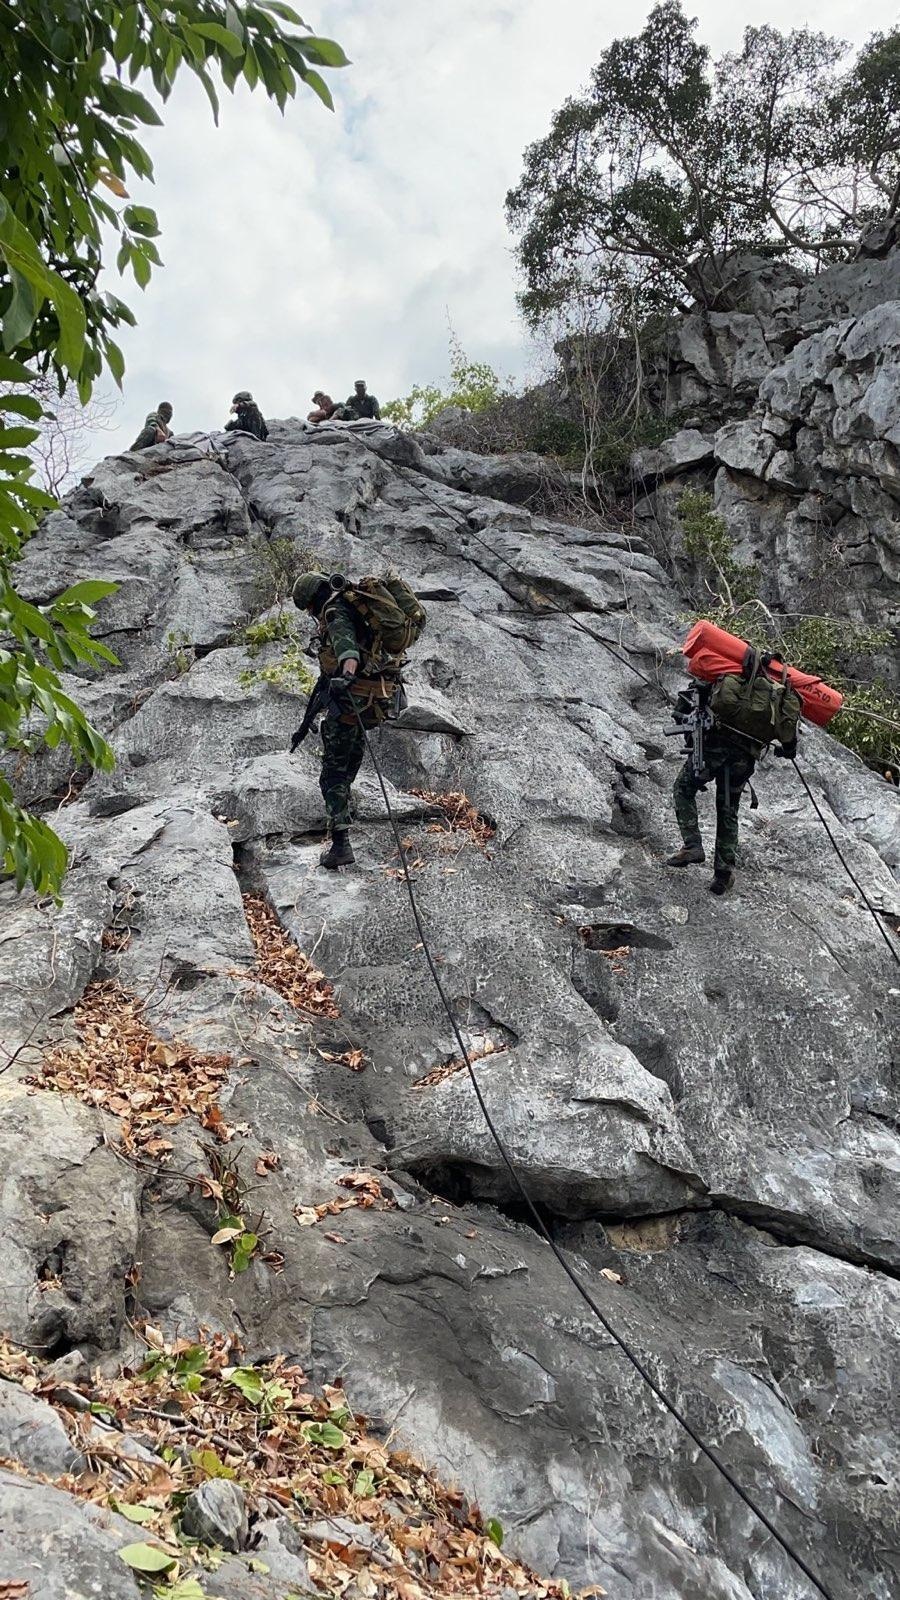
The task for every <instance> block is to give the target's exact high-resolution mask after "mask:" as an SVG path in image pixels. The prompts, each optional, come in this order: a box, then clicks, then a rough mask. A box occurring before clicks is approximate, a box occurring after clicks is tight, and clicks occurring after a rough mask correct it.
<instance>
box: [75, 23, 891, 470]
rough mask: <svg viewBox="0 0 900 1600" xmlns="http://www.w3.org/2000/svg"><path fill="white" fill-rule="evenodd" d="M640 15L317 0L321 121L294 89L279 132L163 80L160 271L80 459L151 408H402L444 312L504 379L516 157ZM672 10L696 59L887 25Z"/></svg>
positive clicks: (141, 299)
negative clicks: (121, 387)
mask: <svg viewBox="0 0 900 1600" xmlns="http://www.w3.org/2000/svg"><path fill="white" fill-rule="evenodd" d="M649 9H650V7H649V4H647V3H644V4H642V5H641V6H639V7H637V8H635V9H633V10H630V11H628V12H627V14H626V13H624V12H623V10H622V9H621V8H619V7H611V6H602V7H601V6H598V5H597V3H596V0H557V3H556V5H554V6H548V5H547V4H546V0H508V3H504V0H455V3H454V4H453V5H452V6H449V5H433V4H425V3H424V0H381V3H380V4H378V5H374V4H373V3H372V0H344V3H343V4H341V5H338V4H336V3H330V4H326V3H325V0H322V3H321V4H320V6H319V9H318V11H317V12H316V14H314V15H313V14H312V13H311V14H310V21H311V22H312V23H313V24H314V26H315V28H316V30H317V31H318V32H320V33H324V34H330V35H333V36H334V37H336V38H338V39H339V40H340V42H341V43H342V44H343V46H344V48H345V49H346V51H347V53H348V55H349V56H350V57H351V58H352V60H353V66H351V67H350V68H348V69H346V70H345V71H343V72H341V73H335V74H330V75H329V77H330V81H331V82H332V84H333V87H334V92H335V98H336V102H337V107H338V109H337V113H336V115H335V116H333V117H332V116H331V115H329V113H328V112H327V111H325V109H324V108H323V107H321V106H320V105H319V103H318V101H317V100H315V99H314V98H313V96H312V95H311V94H309V93H306V92H304V93H302V94H301V95H300V96H299V97H298V99H297V101H295V102H294V103H293V104H291V105H289V107H288V111H287V114H286V116H285V117H284V118H282V117H281V116H280V115H279V113H278V111H277V109H276V108H275V107H273V106H271V105H270V104H269V103H268V102H267V101H266V100H265V99H264V97H263V96H262V94H260V93H259V92H257V93H256V94H255V95H250V94H249V93H247V92H246V91H243V90H239V91H238V93H237V95H236V96H235V97H234V99H232V98H231V97H229V96H228V95H225V96H223V105H222V116H221V123H220V126H219V128H218V129H216V128H215V127H214V126H213V124H212V119H211V114H210V111H209V105H208V102H207V100H206V97H205V95H204V94H203V91H202V89H200V87H199V85H197V84H195V83H194V82H193V81H190V80H187V81H185V82H184V83H183V84H180V85H179V87H178V89H177V90H176V92H175V94H174V95H173V97H172V99H171V100H170V101H169V104H168V106H167V107H166V109H165V112H164V116H165V121H166V126H165V128H163V129H159V130H154V131H152V132H151V134H150V135H149V137H148V141H147V142H148V144H149V146H150V148H151V153H152V155H153V157H154V160H155V163H156V185H155V188H153V189H148V191H147V195H146V196H145V195H143V194H141V195H140V198H141V199H145V198H146V199H148V200H149V201H150V203H152V204H155V206H156V208H157V211H158V213H159V217H160V223H161V226H162V230H163V237H162V240H161V253H162V256H163V260H164V261H165V263H166V266H165V270H164V271H161V272H158V273H157V274H156V276H155V278H154V280H153V282H152V284H151V286H150V288H149V289H148V290H147V291H146V293H144V294H141V292H140V291H139V290H137V289H136V288H135V287H134V286H133V285H132V284H131V283H130V281H128V282H127V287H126V289H125V290H124V291H123V292H124V297H125V298H126V299H127V300H128V301H129V303H130V304H131V305H132V306H133V307H134V309H135V311H136V313H137V315H138V317H139V327H138V328H137V329H136V330H134V331H129V330H124V337H123V339H122V344H123V347H124V349H125V354H126V359H127V374H126V380H125V401H124V403H123V404H122V406H121V409H120V412H119V414H118V426H117V427H116V429H115V430H114V431H113V432H112V433H107V434H104V435H100V436H98V439H97V452H98V453H101V452H106V451H108V450H110V449H122V448H125V447H126V446H127V445H128V443H129V442H130V440H131V438H132V437H133V436H134V434H135V433H136V432H137V430H138V427H139V426H140V424H141V422H142V420H143V417H144V414H145V412H147V411H148V410H149V409H151V407H152V406H153V405H155V403H156V402H157V400H159V399H162V398H164V397H168V398H170V399H171V400H172V401H173V403H174V406H175V423H176V426H177V427H178V428H185V429H186V428H194V427H210V426H216V425H221V423H222V422H224V420H225V418H226V416H227V413H228V406H229V403H230V399H231V395H232V393H233V392H234V390H235V389H238V388H250V389H252V390H253V393H254V395H255V396H256V398H257V399H258V401H259V402H260V404H261V405H262V407H263V409H264V411H266V412H267V413H268V414H269V415H270V416H278V415H280V416H285V415H291V414H294V415H303V414H305V412H306V411H307V410H308V409H309V404H310V396H311V394H312V391H313V389H315V388H317V387H318V386H319V385H322V386H323V387H325V388H327V389H328V390H330V392H331V393H333V394H334V395H335V396H340V397H343V396H344V395H345V394H347V393H348V392H349V390H350V388H351V386H352V383H353V380H354V379H355V378H356V377H358V376H361V375H364V376H365V377H366V378H367V379H368V381H369V385H370V388H371V389H372V390H373V391H374V392H376V393H377V394H378V395H379V396H380V397H381V398H382V399H387V398H390V397H392V396H393V395H395V394H399V393H403V392H405V391H406V390H408V388H409V387H410V385H411V384H412V383H413V382H415V381H417V380H418V381H422V382H427V381H429V380H433V379H436V378H440V377H441V376H442V375H443V374H444V373H445V372H446V366H447V328H446V315H447V312H448V311H449V314H450V317H451V319H452V322H453V325H454V328H455V330H456V332H457V334H458V335H459V337H460V339H461V341H462V343H463V345H464V347H465V348H466V350H467V351H468V352H469V353H470V354H471V355H472V356H473V357H475V358H478V359H486V360H489V361H491V362H493V363H494V365H496V366H498V367H499V368H500V369H501V370H502V371H504V372H506V371H512V372H515V373H517V374H520V373H523V372H524V371H525V369H526V366H527V363H528V360H529V354H528V350H527V346H526V340H525V336H524V333H523V330H522V328H521V325H520V323H519V320H518V316H517V312H516V304H515V289H516V281H515V267H514V262H513V258H512V241H511V239H510V237H509V235H508V233H507V230H506V227H505V223H504V217H503V201H504V196H505V193H506V191H507V189H508V188H510V186H511V185H513V184H514V183H515V182H516V181H517V179H518V176H519V172H520V168H521V156H522V151H523V150H524V148H525V146H526V144H528V143H529V142H530V141H531V140H533V139H536V138H540V137H541V135H542V134H543V133H544V132H545V131H546V129H547V126H548V123H549V119H550V116H551V114H552V112H553V110H554V109H555V108H556V107H557V106H558V105H559V104H560V103H561V102H562V101H563V99H564V98H565V97H566V95H567V94H570V93H572V92H574V91H576V90H577V89H578V88H579V87H580V86H581V84H582V83H583V82H584V80H585V79H586V77H587V75H588V72H589V70H590V68H591V66H592V65H593V63H594V62H595V61H596V60H597V57H598V56H599V54H600V52H601V50H602V49H603V48H604V47H605V45H606V44H608V42H609V41H610V39H612V38H614V37H615V36H616V35H617V34H621V33H625V32H634V31H636V30H637V29H638V28H639V27H640V25H641V23H642V21H643V18H644V16H645V15H646V13H647V11H648V10H649ZM689 9H690V10H692V11H693V12H695V13H696V14H697V15H698V16H699V18H700V31H701V35H702V37H703V38H704V39H706V40H707V42H708V43H709V44H710V45H711V47H712V48H713V51H714V53H718V52H720V51H721V50H723V49H726V48H732V47H734V46H735V45H736V44H737V43H738V42H739V39H740V35H741V32H742V30H743V28H744V27H745V26H746V25H748V24H750V23H761V22H770V23H773V24H775V25H776V26H778V27H780V28H784V29H786V28H789V27H796V26H802V25H804V24H807V23H808V24H810V25H812V26H815V27H819V28H822V29H824V30H826V31H828V32H831V33H836V34H838V35H840V36H841V37H844V38H847V39H850V40H854V41H859V40H861V39H862V38H864V37H866V36H867V35H868V34H869V33H870V32H872V31H873V30H875V29H877V28H887V27H890V26H892V25H893V24H894V22H895V6H894V4H893V3H888V0H871V3H870V4H869V6H868V7H867V8H866V10H865V16H864V18H860V14H859V10H858V8H857V7H855V6H854V7H852V8H851V6H850V4H849V3H846V0H819V3H818V4H817V5H815V6H814V7H812V8H811V7H810V6H809V5H807V4H802V3H796V0H780V3H775V0H744V4H743V6H742V7H741V14H740V15H739V16H738V15H737V13H736V12H733V11H732V10H731V9H730V8H726V7H723V6H722V5H721V4H720V3H718V0H694V4H693V5H692V6H691V7H690V8H689ZM112 286H113V287H115V288H117V289H118V284H117V283H114V284H113V285H112Z"/></svg>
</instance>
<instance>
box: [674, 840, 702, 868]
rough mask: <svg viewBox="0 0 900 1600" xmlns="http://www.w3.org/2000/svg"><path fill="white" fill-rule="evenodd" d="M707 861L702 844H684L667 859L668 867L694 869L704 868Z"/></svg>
mask: <svg viewBox="0 0 900 1600" xmlns="http://www.w3.org/2000/svg"><path fill="white" fill-rule="evenodd" d="M705 860H706V856H705V855H704V853H703V846H702V844H683V845H682V846H681V849H680V850H676V851H675V854H674V855H673V856H667V857H666V866H667V867H692V866H694V865H697V866H702V864H703V862H704V861H705Z"/></svg>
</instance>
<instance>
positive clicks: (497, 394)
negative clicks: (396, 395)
mask: <svg viewBox="0 0 900 1600" xmlns="http://www.w3.org/2000/svg"><path fill="white" fill-rule="evenodd" d="M512 387H513V385H512V379H511V378H510V379H508V380H507V381H506V382H505V383H504V380H503V379H502V378H501V377H500V376H499V374H498V373H497V372H495V371H494V368H493V367H492V366H490V365H489V364H488V363H487V362H486V361H470V360H469V357H468V356H467V355H466V352H465V351H464V349H463V347H462V345H461V344H460V342H459V340H458V339H457V338H456V336H455V334H453V333H451V336H450V385H449V388H446V389H442V388H440V387H439V386H438V385H437V384H434V383H428V384H420V383H415V384H413V386H412V388H411V389H410V391H409V394H408V395H406V396H404V397H403V398H401V399H398V400H389V401H388V403H387V405H384V406H382V408H381V415H382V417H384V418H385V420H386V421H388V422H393V423H395V424H396V425H397V427H399V428H427V427H428V424H429V422H433V421H434V419H435V417H436V416H438V414H439V413H440V412H441V411H446V410H447V408H448V407H449V406H458V407H459V408H460V409H461V410H463V411H472V412H479V411H489V410H490V408H491V407H492V406H495V405H496V404H497V402H498V401H499V400H503V399H505V398H506V397H507V396H508V395H510V394H511V393H512Z"/></svg>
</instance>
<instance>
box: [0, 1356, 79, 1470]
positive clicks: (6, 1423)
mask: <svg viewBox="0 0 900 1600" xmlns="http://www.w3.org/2000/svg"><path fill="white" fill-rule="evenodd" d="M0 1456H6V1457H10V1456H11V1457H12V1458H13V1460H15V1461H21V1463H22V1465H23V1466H24V1467H30V1468H31V1469H32V1471H34V1472H43V1473H46V1474H47V1476H48V1477H58V1476H61V1475H62V1474H63V1473H64V1472H77V1471H79V1470H80V1468H81V1467H82V1466H83V1465H84V1461H83V1458H82V1457H81V1455H80V1454H79V1452H78V1451H77V1450H75V1449H74V1447H73V1446H72V1444H71V1443H70V1441H69V1436H68V1434H67V1433H66V1430H65V1428H64V1427H63V1425H62V1423H61V1422H60V1420H59V1417H58V1416H57V1413H56V1412H55V1411H54V1409H53V1407H52V1406H51V1405H48V1404H47V1402H46V1400H41V1399H39V1398H38V1396H37V1395H33V1394H28V1393H27V1392H26V1391H25V1390H24V1389H22V1388H20V1387H19V1385H18V1384H15V1383H7V1382H5V1381H3V1380H0Z"/></svg>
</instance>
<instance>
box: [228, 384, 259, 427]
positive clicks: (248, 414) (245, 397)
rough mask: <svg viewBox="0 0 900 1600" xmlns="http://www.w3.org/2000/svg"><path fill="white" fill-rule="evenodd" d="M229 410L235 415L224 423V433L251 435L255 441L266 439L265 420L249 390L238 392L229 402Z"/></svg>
mask: <svg viewBox="0 0 900 1600" xmlns="http://www.w3.org/2000/svg"><path fill="white" fill-rule="evenodd" d="M231 409H232V411H233V412H234V413H235V415H234V416H233V417H232V419H231V421H230V422H226V424H225V432H226V433H231V432H233V431H237V430H239V431H240V432H241V433H252V434H253V435H254V437H255V438H257V439H268V437H269V430H268V428H267V427H266V424H265V419H264V417H263V414H262V412H261V411H260V409H259V406H258V405H257V404H256V403H255V401H254V399H253V396H252V394H251V393H250V390H249V389H239V390H238V392H237V394H236V395H235V396H234V398H233V400H232V402H231Z"/></svg>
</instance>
